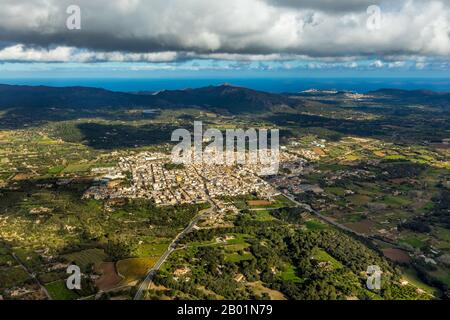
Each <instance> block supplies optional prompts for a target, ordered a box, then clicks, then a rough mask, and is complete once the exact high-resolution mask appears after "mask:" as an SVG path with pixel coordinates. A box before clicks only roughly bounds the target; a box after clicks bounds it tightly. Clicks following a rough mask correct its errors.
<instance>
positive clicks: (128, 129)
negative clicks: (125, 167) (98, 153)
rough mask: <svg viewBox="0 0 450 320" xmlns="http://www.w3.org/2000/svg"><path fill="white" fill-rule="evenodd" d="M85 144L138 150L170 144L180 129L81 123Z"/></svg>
mask: <svg viewBox="0 0 450 320" xmlns="http://www.w3.org/2000/svg"><path fill="white" fill-rule="evenodd" d="M77 128H78V129H79V130H80V132H81V134H82V136H83V140H84V142H83V143H84V144H86V145H88V146H90V147H92V148H94V149H101V150H111V149H117V148H138V147H144V146H153V145H160V144H164V143H169V142H170V140H171V135H172V132H173V131H174V130H176V129H178V128H176V127H173V126H165V125H143V126H131V125H104V124H98V123H81V124H79V125H78V126H77Z"/></svg>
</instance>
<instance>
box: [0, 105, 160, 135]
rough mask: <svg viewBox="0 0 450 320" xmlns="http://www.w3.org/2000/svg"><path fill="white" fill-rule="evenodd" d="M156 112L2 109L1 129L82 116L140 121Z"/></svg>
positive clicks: (154, 115)
mask: <svg viewBox="0 0 450 320" xmlns="http://www.w3.org/2000/svg"><path fill="white" fill-rule="evenodd" d="M157 115H158V113H157V112H155V113H144V112H141V113H130V112H129V109H126V108H96V109H80V108H73V109H70V108H40V109H34V108H13V109H8V110H6V111H4V113H3V114H2V113H1V111H0V130H15V129H22V128H24V127H39V126H40V125H42V124H44V123H47V122H60V121H69V120H76V119H80V118H87V119H89V118H102V119H105V120H111V121H113V120H121V121H138V120H148V119H153V118H155V117H156V116H157Z"/></svg>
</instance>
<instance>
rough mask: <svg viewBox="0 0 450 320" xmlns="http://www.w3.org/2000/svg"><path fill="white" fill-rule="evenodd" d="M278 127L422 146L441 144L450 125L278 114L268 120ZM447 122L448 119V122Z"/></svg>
mask: <svg viewBox="0 0 450 320" xmlns="http://www.w3.org/2000/svg"><path fill="white" fill-rule="evenodd" d="M266 120H267V121H270V122H272V123H274V124H275V125H277V126H281V127H289V128H291V130H292V129H296V128H297V127H298V128H299V129H304V128H321V129H325V130H330V131H334V132H336V133H337V135H334V137H333V135H331V139H330V140H336V139H339V134H344V135H355V136H359V137H368V138H369V137H370V138H378V139H382V140H386V141H393V140H395V141H396V142H399V140H400V141H401V140H403V141H409V142H414V143H420V142H422V141H436V142H441V141H442V139H445V138H447V137H448V130H450V125H449V123H447V122H446V121H445V119H444V120H443V119H442V118H440V117H433V116H430V117H428V118H425V119H423V118H415V119H411V118H402V117H386V118H382V119H377V120H346V119H333V118H327V117H321V116H316V115H305V114H287V113H283V114H275V115H272V116H269V117H267V118H266ZM447 120H448V119H447Z"/></svg>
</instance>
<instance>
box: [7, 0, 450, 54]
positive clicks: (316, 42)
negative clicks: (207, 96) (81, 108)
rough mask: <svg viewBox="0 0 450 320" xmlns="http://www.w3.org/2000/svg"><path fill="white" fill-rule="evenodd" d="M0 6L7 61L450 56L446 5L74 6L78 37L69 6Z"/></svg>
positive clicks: (405, 1)
mask: <svg viewBox="0 0 450 320" xmlns="http://www.w3.org/2000/svg"><path fill="white" fill-rule="evenodd" d="M1 2H2V10H1V11H0V45H1V44H2V42H3V43H4V44H3V47H4V48H3V49H1V51H0V60H3V61H5V60H8V61H55V62H65V61H80V62H83V61H86V62H90V61H156V62H159V61H172V60H176V59H190V58H205V59H226V60H231V59H235V60H248V61H255V60H260V61H261V60H291V59H330V61H336V60H345V59H354V57H361V58H363V57H368V58H375V59H380V60H385V57H390V59H392V60H394V61H397V60H402V59H400V58H399V57H400V56H401V57H405V56H406V57H408V56H428V57H434V56H441V57H447V56H449V55H450V36H449V34H450V1H447V0H430V1H421V0H398V1H396V2H395V3H394V2H392V1H387V0H386V1H365V0H363V1H356V0H342V1H330V0H296V1H294V0H227V1H210V0H171V1H167V0H147V1H142V0H96V1H92V0H89V1H88V0H78V1H77V3H78V5H80V7H81V10H82V19H83V20H82V30H75V31H73V30H72V31H70V30H67V29H66V28H65V25H66V24H65V19H66V18H67V14H66V8H67V6H68V5H70V4H72V3H73V1H72V0H23V1H20V2H18V1H16V0H1ZM369 2H370V4H372V3H373V2H375V3H378V4H379V5H380V6H381V8H382V23H381V29H380V30H373V31H371V30H368V29H367V27H366V21H367V18H368V15H367V13H366V10H365V9H366V5H368V4H369ZM0 48H1V47H0ZM48 48H54V49H48ZM380 62H381V61H380Z"/></svg>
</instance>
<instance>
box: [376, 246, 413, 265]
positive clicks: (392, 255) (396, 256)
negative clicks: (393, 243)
mask: <svg viewBox="0 0 450 320" xmlns="http://www.w3.org/2000/svg"><path fill="white" fill-rule="evenodd" d="M382 251H383V254H384V255H385V256H386V257H387V258H389V259H390V260H392V261H395V262H399V263H410V262H411V257H410V256H409V255H408V254H407V253H406V251H403V250H400V249H395V248H389V249H383V250H382Z"/></svg>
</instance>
